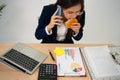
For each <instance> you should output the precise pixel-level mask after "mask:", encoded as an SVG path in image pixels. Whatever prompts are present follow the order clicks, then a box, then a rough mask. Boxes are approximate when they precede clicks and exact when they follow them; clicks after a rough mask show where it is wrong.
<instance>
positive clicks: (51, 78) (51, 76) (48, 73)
mask: <svg viewBox="0 0 120 80" xmlns="http://www.w3.org/2000/svg"><path fill="white" fill-rule="evenodd" d="M38 80H57V65H56V64H41V65H40V68H39V75H38Z"/></svg>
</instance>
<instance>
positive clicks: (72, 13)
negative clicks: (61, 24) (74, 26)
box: [63, 4, 81, 20]
mask: <svg viewBox="0 0 120 80" xmlns="http://www.w3.org/2000/svg"><path fill="white" fill-rule="evenodd" d="M80 10H81V5H80V4H78V5H75V6H72V7H70V8H67V9H63V14H64V17H65V18H66V19H67V20H68V19H71V18H76V17H77V16H79V15H80V13H81V12H80Z"/></svg>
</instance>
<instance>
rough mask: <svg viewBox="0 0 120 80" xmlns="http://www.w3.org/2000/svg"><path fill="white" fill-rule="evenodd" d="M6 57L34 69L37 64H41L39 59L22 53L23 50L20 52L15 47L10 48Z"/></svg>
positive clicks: (24, 66)
mask: <svg viewBox="0 0 120 80" xmlns="http://www.w3.org/2000/svg"><path fill="white" fill-rule="evenodd" d="M4 57H5V58H7V59H9V60H11V61H13V62H14V63H16V64H18V65H19V66H22V67H23V68H25V69H27V70H29V71H32V70H33V69H34V68H35V67H36V65H38V64H39V62H38V61H36V60H34V59H32V58H30V57H28V56H26V55H24V54H22V53H21V52H18V51H17V50H15V49H11V50H9V51H8V52H7V53H6V54H5V55H4Z"/></svg>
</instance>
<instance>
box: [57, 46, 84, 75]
mask: <svg viewBox="0 0 120 80" xmlns="http://www.w3.org/2000/svg"><path fill="white" fill-rule="evenodd" d="M63 50H64V51H65V53H64V54H63V55H61V56H57V66H58V76H85V69H84V65H83V62H82V58H81V53H80V51H79V48H73V47H66V48H65V47H64V48H63Z"/></svg>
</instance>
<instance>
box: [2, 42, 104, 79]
mask: <svg viewBox="0 0 120 80" xmlns="http://www.w3.org/2000/svg"><path fill="white" fill-rule="evenodd" d="M14 44H15V43H0V55H2V54H3V53H4V52H5V51H6V50H8V49H9V48H11V47H12V46H13V45H14ZM27 45H28V46H30V47H32V48H34V49H36V50H38V51H40V52H43V53H45V54H47V55H48V57H47V58H46V59H45V61H44V62H43V63H55V62H53V61H52V59H51V57H50V55H49V52H48V49H50V50H51V51H53V49H55V47H60V46H61V47H84V46H96V45H97V46H100V45H106V44H94V45H93V44H39V43H27ZM53 56H54V57H55V55H54V54H53ZM83 63H84V66H85V70H86V73H87V75H86V77H58V80H91V77H90V74H89V72H88V69H87V67H86V64H85V62H84V59H83ZM38 71H39V69H37V70H36V71H35V72H34V73H33V74H32V75H29V74H26V73H23V72H20V71H16V70H13V69H11V68H9V67H8V66H6V65H4V64H2V63H0V80H38V78H37V77H38Z"/></svg>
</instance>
